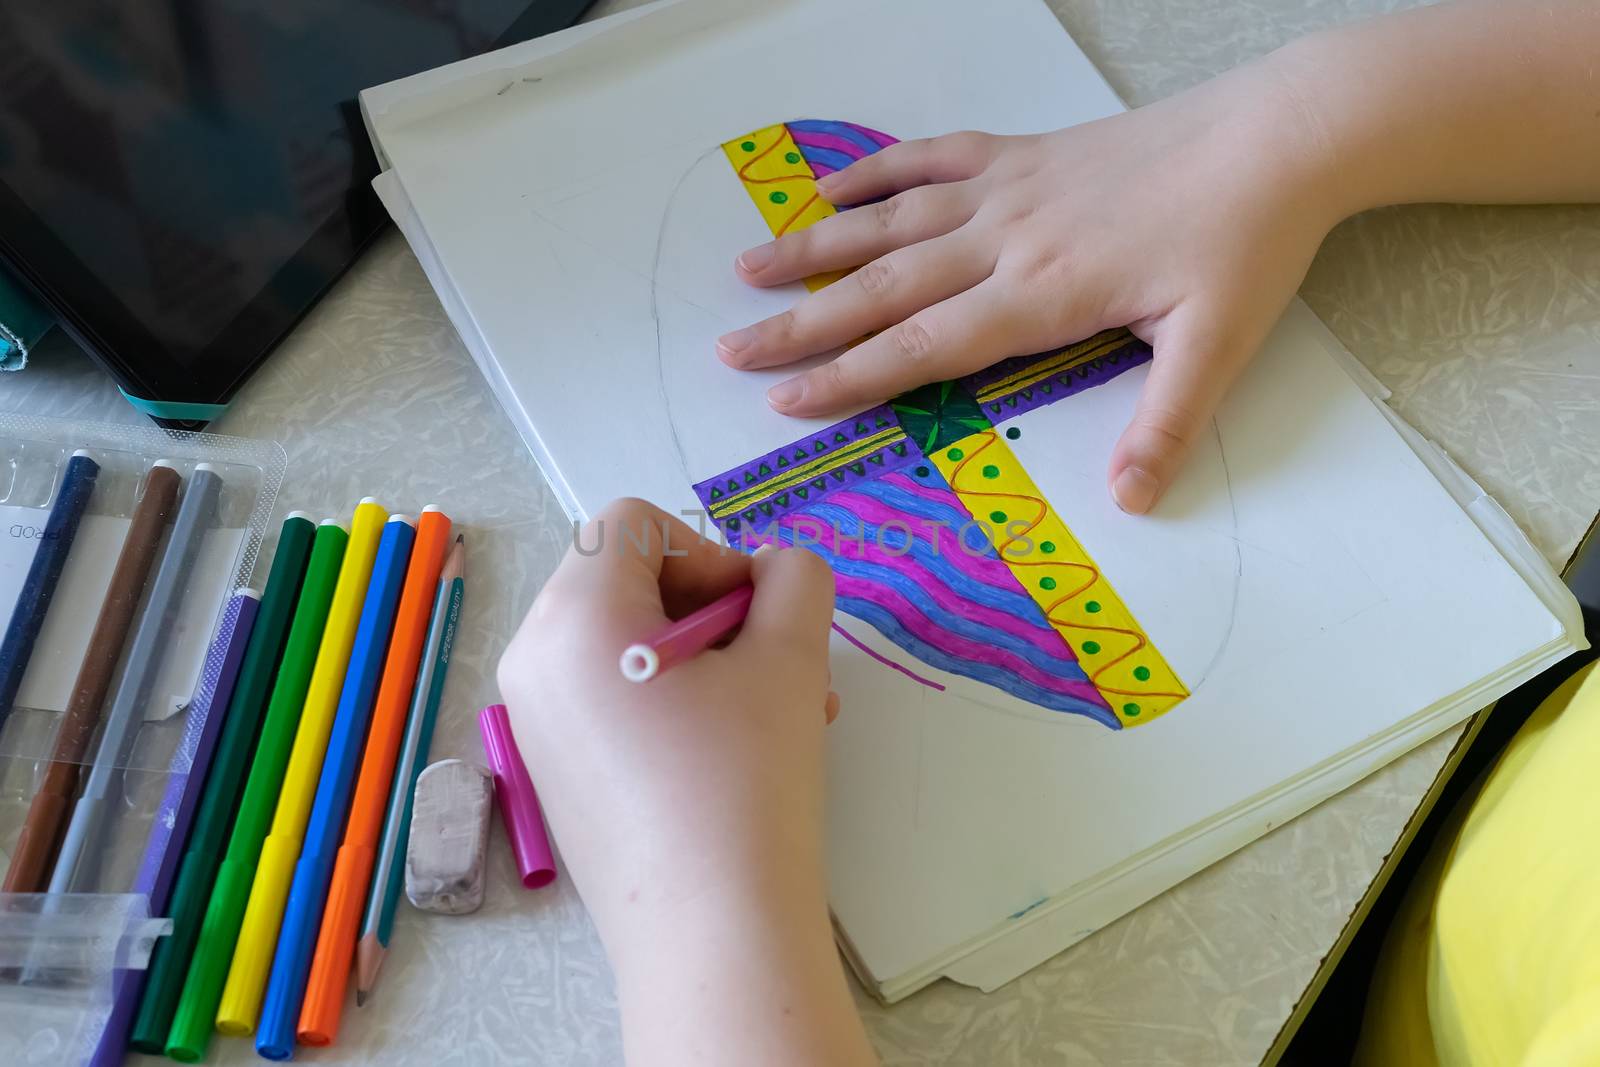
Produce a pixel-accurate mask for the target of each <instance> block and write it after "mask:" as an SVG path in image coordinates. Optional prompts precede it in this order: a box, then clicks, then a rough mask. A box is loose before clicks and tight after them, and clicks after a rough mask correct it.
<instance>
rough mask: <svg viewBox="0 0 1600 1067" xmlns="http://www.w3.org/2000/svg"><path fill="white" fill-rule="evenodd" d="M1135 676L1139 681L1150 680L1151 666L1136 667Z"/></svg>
mask: <svg viewBox="0 0 1600 1067" xmlns="http://www.w3.org/2000/svg"><path fill="white" fill-rule="evenodd" d="M1133 676H1134V677H1135V678H1137V679H1139V681H1141V682H1148V681H1149V680H1150V668H1149V667H1135V668H1134V669H1133Z"/></svg>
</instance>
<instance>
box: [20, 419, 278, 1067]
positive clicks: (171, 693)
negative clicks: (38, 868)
mask: <svg viewBox="0 0 1600 1067" xmlns="http://www.w3.org/2000/svg"><path fill="white" fill-rule="evenodd" d="M284 464H285V457H284V453H283V450H282V448H280V447H279V446H278V445H277V444H276V443H273V442H267V441H254V440H246V439H241V438H230V437H222V436H218V435H213V434H197V433H186V432H172V431H163V430H159V429H156V428H154V427H148V428H146V427H138V426H119V425H106V424H94V423H83V422H75V421H70V420H58V419H43V418H34V417H30V416H21V415H0V639H3V642H4V643H3V644H0V866H3V867H4V868H5V869H6V871H7V873H8V886H9V887H10V888H14V889H15V888H29V887H27V886H19V885H17V884H13V882H12V881H11V880H10V878H9V875H10V872H11V870H12V868H13V867H16V866H17V865H19V864H26V862H27V860H26V859H25V858H24V857H25V856H26V855H27V854H28V853H29V851H30V849H31V850H32V851H33V852H34V853H35V854H38V853H40V849H39V847H38V844H37V841H35V842H33V843H31V844H30V842H29V841H28V837H29V832H28V828H29V826H30V820H35V819H36V818H37V809H38V807H39V805H40V803H41V802H40V800H39V797H40V796H41V795H52V796H53V795H54V793H52V790H54V791H55V793H60V794H62V797H63V799H62V800H61V802H60V803H61V805H62V808H63V811H62V812H61V814H60V815H59V817H58V818H57V819H56V821H55V826H54V829H53V830H52V831H51V835H52V839H53V841H54V846H53V849H54V852H55V855H56V858H55V859H54V860H53V861H52V862H51V864H50V870H49V871H48V872H47V875H48V878H49V882H48V884H46V883H45V882H42V881H40V883H39V884H36V885H34V886H32V887H31V888H32V889H34V890H37V891H43V890H44V889H46V888H47V887H48V888H51V889H53V890H55V891H54V892H51V893H50V894H48V896H38V897H36V898H35V897H33V896H32V895H31V894H26V895H25V894H18V893H12V894H6V893H0V951H5V950H7V946H10V947H13V948H14V947H16V946H17V945H20V944H24V943H27V942H29V941H30V940H32V941H35V942H37V943H36V944H35V945H34V947H33V949H32V950H31V956H30V959H29V961H28V962H26V963H25V964H24V965H22V966H20V967H10V966H8V965H7V963H6V960H5V959H0V1014H4V1015H5V1016H6V1017H8V1018H10V1019H11V1022H10V1023H7V1024H6V1025H4V1026H0V1032H4V1033H5V1034H6V1035H7V1036H8V1037H9V1036H12V1035H15V1036H17V1037H20V1038H21V1039H22V1041H23V1044H22V1046H21V1047H22V1049H23V1050H24V1055H23V1058H22V1060H21V1061H20V1062H35V1061H34V1060H30V1059H29V1058H28V1057H29V1056H31V1055H32V1054H33V1053H32V1052H30V1051H27V1050H36V1051H38V1052H39V1054H40V1055H42V1056H43V1057H44V1058H43V1059H38V1060H37V1062H48V1063H75V1062H84V1061H86V1060H88V1059H89V1057H90V1055H91V1053H92V1052H93V1048H94V1043H95V1041H96V1040H97V1039H98V1037H99V1033H100V1030H101V1028H102V1027H103V1024H104V1021H105V1018H106V1015H107V1013H108V1011H109V1009H110V1006H111V1003H112V1001H113V1000H114V999H115V992H116V988H117V986H118V985H119V983H121V982H122V981H124V980H125V978H126V975H127V974H128V973H129V970H130V969H133V970H137V969H140V968H142V967H143V966H144V961H143V958H142V957H141V955H140V954H139V953H138V952H133V953H127V952H122V953H120V954H118V953H115V952H113V953H111V954H109V955H107V954H106V953H99V954H95V953H88V954H86V955H85V954H83V951H81V949H82V945H81V944H80V945H79V948H78V949H73V948H72V947H71V946H70V945H68V946H65V947H62V946H53V945H52V944H51V943H50V942H49V940H48V939H49V938H51V937H53V936H55V933H59V932H60V931H62V930H64V929H68V928H69V926H70V923H69V924H68V926H63V925H62V924H63V923H64V922H66V921H67V919H68V917H70V916H72V915H74V914H78V912H77V911H75V910H74V909H80V908H87V909H89V912H85V913H84V914H89V913H90V912H93V908H94V907H95V906H96V905H94V903H93V902H94V901H102V903H101V904H100V905H98V907H100V908H101V909H102V911H101V912H95V913H94V914H101V915H105V914H112V913H115V914H118V915H123V916H127V915H132V914H134V913H135V912H136V911H137V907H136V906H135V905H134V904H132V903H129V902H128V901H123V902H122V903H114V901H118V900H122V898H124V897H127V898H136V899H137V900H140V901H145V902H146V904H145V905H143V906H144V907H145V908H146V909H147V910H146V911H145V913H144V914H145V916H146V917H148V914H149V910H148V902H149V901H150V900H151V899H152V898H157V899H159V898H162V897H164V895H165V892H166V890H167V889H168V888H169V886H170V879H171V870H170V866H171V865H170V864H169V863H167V862H166V859H167V853H168V851H169V850H172V851H173V855H176V851H177V850H178V847H179V846H178V845H177V844H173V843H172V840H171V839H172V836H173V823H174V821H175V812H176V809H177V805H178V801H179V799H180V798H181V795H182V794H183V792H184V790H185V788H186V785H187V782H188V779H189V777H190V772H191V770H192V769H193V762H194V759H195V753H196V751H197V750H198V749H200V748H202V746H203V742H204V738H205V737H206V736H207V731H206V723H207V721H208V716H209V713H210V712H211V710H212V705H213V701H212V699H211V697H212V695H213V694H214V691H215V688H216V685H217V680H218V675H219V673H220V672H221V670H222V661H223V650H224V648H225V646H226V645H227V638H228V636H229V635H230V630H231V628H232V627H233V625H234V624H235V623H236V622H237V621H238V618H239V614H240V605H241V603H242V602H243V601H242V598H241V597H240V596H239V595H238V594H239V591H240V590H242V589H244V588H246V587H248V585H249V579H250V576H251V574H252V572H253V570H254V569H255V563H256V559H257V557H258V555H259V554H260V552H261V549H262V545H263V541H264V540H265V538H266V537H267V536H268V532H269V531H268V526H267V523H268V520H269V519H270V518H271V515H272V510H273V508H274V506H275V504H276V499H277V494H278V489H279V486H280V484H281V482H282V479H283V471H284ZM159 468H165V469H164V470H160V469H159ZM141 502H143V503H141ZM252 617H253V616H252ZM216 703H217V704H218V705H222V704H224V701H220V700H219V701H216ZM220 714H221V710H220V707H219V709H218V715H220ZM212 734H213V735H214V729H213V731H212ZM80 811H81V812H83V813H84V814H78V813H79V812H80ZM30 812H32V813H33V814H30ZM91 814H92V816H93V817H92V818H90V817H89V815H91ZM74 816H76V818H75V819H74ZM32 836H33V837H35V838H38V837H39V836H40V835H39V834H37V833H34V834H33V835H32ZM69 857H70V859H69ZM34 862H35V864H36V865H37V862H38V861H37V859H35V861H34ZM35 881H39V879H35ZM30 899H37V900H39V901H41V902H42V903H40V904H39V905H38V906H37V907H34V906H32V905H29V904H28V901H29V900H30ZM105 902H113V903H105ZM30 908H31V910H30ZM119 908H120V909H122V910H120V911H118V910H117V909H119ZM105 909H110V910H109V911H106V910H105ZM107 921H110V920H107ZM52 931H54V932H55V933H52ZM96 944H99V942H96ZM57 948H61V951H64V952H69V953H70V952H71V951H80V956H79V958H78V961H77V963H76V964H75V965H72V966H65V967H58V966H53V965H51V964H50V960H51V959H53V958H54V957H55V956H56V955H59V954H60V953H59V952H57V951H56V949H57ZM144 955H145V956H147V955H148V953H147V952H146V953H145V954H144ZM43 1004H49V1005H51V1006H52V1007H51V1010H48V1011H46V1010H42V1009H41V1010H30V1006H32V1007H33V1008H38V1007H39V1005H43ZM69 1018H70V1019H71V1020H72V1021H71V1022H70V1023H69V1022H67V1021H66V1020H67V1019H69ZM19 1027H20V1029H18V1028H19ZM47 1050H48V1051H47Z"/></svg>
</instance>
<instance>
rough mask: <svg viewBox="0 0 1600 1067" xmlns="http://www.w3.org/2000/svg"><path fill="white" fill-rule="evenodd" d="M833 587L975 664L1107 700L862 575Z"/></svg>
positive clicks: (1074, 694) (1042, 685)
mask: <svg viewBox="0 0 1600 1067" xmlns="http://www.w3.org/2000/svg"><path fill="white" fill-rule="evenodd" d="M834 588H835V589H836V590H837V591H838V593H839V595H840V596H841V597H855V598H856V599H858V600H865V601H867V602H868V603H872V604H877V605H878V606H879V607H881V608H884V609H886V610H888V611H889V612H892V613H893V615H894V617H895V618H896V619H898V620H899V622H900V625H902V626H904V627H905V628H906V630H907V631H909V632H910V633H911V634H913V635H915V636H916V637H917V638H918V639H920V640H922V641H925V642H927V643H928V644H930V645H932V646H933V647H934V648H937V649H940V650H942V651H943V652H945V653H947V654H949V655H952V656H957V657H959V658H961V659H965V660H970V661H972V662H974V663H988V664H992V665H994V666H996V667H1001V668H1004V669H1005V670H1008V671H1010V672H1012V673H1013V674H1015V675H1017V676H1018V677H1019V678H1024V679H1026V680H1027V681H1029V682H1032V683H1033V684H1034V685H1036V686H1038V687H1039V688H1041V689H1044V690H1047V691H1049V692H1052V693H1063V694H1065V695H1067V696H1070V697H1075V698H1076V699H1078V700H1084V701H1087V702H1089V703H1091V704H1095V705H1103V704H1104V699H1103V698H1102V697H1101V696H1100V694H1099V691H1098V690H1096V689H1095V687H1094V686H1093V685H1092V684H1090V683H1089V682H1080V681H1077V680H1076V679H1067V678H1057V677H1056V676H1054V675H1052V674H1050V673H1049V672H1047V671H1042V670H1040V669H1039V668H1038V667H1035V666H1034V665H1033V664H1031V663H1028V662H1027V661H1025V660H1023V659H1022V658H1021V657H1019V656H1016V655H1014V654H1012V653H1010V652H1008V651H1006V650H1005V649H1002V648H996V647H995V646H993V645H985V644H983V643H981V642H978V641H973V640H970V639H969V638H965V637H962V636H960V635H959V634H954V633H951V632H950V631H949V630H945V629H941V628H940V627H938V626H935V625H934V624H933V623H932V622H930V621H929V620H928V618H927V617H926V616H924V615H923V614H922V613H921V612H920V611H918V610H917V609H916V607H915V606H914V605H912V604H910V603H908V602H907V601H906V599H905V598H904V597H903V596H901V595H900V594H899V593H897V592H895V591H894V590H893V589H890V588H888V587H887V586H883V585H879V584H878V583H877V582H870V581H866V580H864V579H861V578H847V577H845V576H844V575H842V574H838V575H835V576H834Z"/></svg>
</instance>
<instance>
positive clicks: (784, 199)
mask: <svg viewBox="0 0 1600 1067" xmlns="http://www.w3.org/2000/svg"><path fill="white" fill-rule="evenodd" d="M767 199H768V200H771V201H772V202H773V203H774V204H787V203H788V202H789V194H788V193H786V192H784V191H783V190H782V189H778V190H775V191H773V192H771V193H768V194H767Z"/></svg>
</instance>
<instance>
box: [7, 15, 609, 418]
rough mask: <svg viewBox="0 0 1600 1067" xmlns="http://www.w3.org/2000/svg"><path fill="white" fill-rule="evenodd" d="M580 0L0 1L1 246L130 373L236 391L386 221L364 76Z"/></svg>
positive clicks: (429, 59)
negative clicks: (374, 184)
mask: <svg viewBox="0 0 1600 1067" xmlns="http://www.w3.org/2000/svg"><path fill="white" fill-rule="evenodd" d="M583 6H584V5H583V4H582V3H577V2H570V0H563V2H557V3H549V4H544V5H538V4H535V5H531V6H530V5H529V3H528V2H527V0H337V2H331V3H330V2H328V0H316V2H290V0H188V2H185V0H165V2H150V0H141V2H137V3H129V2H127V0H96V2H89V3H48V4H8V5H5V8H6V11H5V14H4V15H0V40H3V41H4V46H3V54H0V185H3V188H0V246H3V248H4V251H5V253H6V257H7V259H8V260H9V261H11V262H12V264H13V266H14V267H16V268H17V269H18V271H19V272H20V273H21V274H23V276H24V277H25V278H26V279H27V280H28V281H30V282H31V283H33V284H34V285H35V287H36V288H38V289H39V290H40V291H41V292H42V293H43V294H44V295H45V296H46V297H47V298H48V299H49V300H50V301H51V302H52V303H54V304H56V305H57V307H58V309H59V310H61V311H62V312H63V315H64V317H65V319H66V320H67V324H68V325H69V327H73V328H75V329H74V332H76V333H78V334H79V335H80V338H81V339H83V340H84V341H85V342H86V343H87V344H88V345H89V347H90V348H91V350H92V351H93V352H94V353H95V354H96V355H97V356H99V357H100V358H101V359H102V360H103V361H105V362H106V363H107V364H108V365H109V366H111V368H112V369H113V371H114V372H117V373H118V377H120V378H122V379H123V381H124V385H125V387H128V386H132V388H130V392H132V391H134V390H135V389H142V390H145V391H146V393H147V394H149V395H154V394H162V395H161V396H159V397H156V398H160V399H174V400H215V399H221V398H222V396H223V395H224V394H226V393H227V392H229V391H231V389H232V387H233V386H234V385H235V384H236V383H237V381H238V380H239V379H241V378H242V377H243V375H244V374H245V373H247V372H248V370H249V369H250V367H252V366H253V365H254V364H255V362H257V361H258V360H259V359H260V357H261V356H262V355H264V354H265V352H266V350H267V349H268V348H270V346H271V345H272V344H274V343H275V342H276V341H277V339H278V338H279V337H281V336H282V334H283V333H284V332H286V331H287V329H288V328H289V327H290V326H291V325H293V323H294V322H295V321H296V320H297V319H298V318H299V317H300V316H301V315H302V314H303V313H304V312H305V310H306V309H307V308H308V307H309V306H310V304H311V303H312V302H313V301H314V300H315V299H316V298H317V296H318V295H320V294H321V293H322V292H323V290H325V289H326V288H327V286H328V285H329V284H331V282H332V281H333V280H334V279H335V278H336V277H337V276H338V275H339V273H340V272H341V271H342V270H343V269H344V267H345V266H346V265H347V264H348V263H349V262H350V260H351V258H352V257H353V255H354V253H355V252H356V251H357V250H358V249H359V248H360V247H361V245H362V244H364V243H365V241H366V240H367V239H369V238H370V237H371V235H372V233H373V232H374V231H375V230H376V229H377V227H378V226H379V225H380V224H381V221H382V217H383V216H382V213H381V208H379V206H378V205H377V203H376V201H375V199H374V198H373V196H372V194H371V191H370V188H369V184H368V183H369V182H370V180H371V177H372V175H373V173H374V172H375V166H374V163H373V161H372V157H371V154H370V148H369V146H368V144H367V139H366V136H365V133H364V131H363V130H362V127H361V124H360V118H359V112H358V110H357V107H356V104H355V98H356V94H357V93H358V92H359V91H360V90H361V89H363V88H365V87H367V86H370V85H375V84H378V83H381V82H385V81H389V80H392V79H394V78H397V77H401V76H403V75H406V74H411V73H415V72H417V71H421V70H426V69H428V68H430V67H435V66H438V65H440V64H443V63H448V62H450V61H452V60H455V59H458V58H461V57H463V56H467V55H472V54H476V53H478V52H482V51H485V50H488V49H490V48H493V47H495V46H496V45H497V44H498V43H501V42H503V41H506V40H511V39H518V38H520V37H526V36H530V35H532V34H534V33H537V32H543V31H545V30H549V29H554V28H556V27H557V26H559V25H565V24H566V23H568V22H570V21H571V20H572V19H574V18H575V17H576V16H577V14H578V12H579V11H580V10H581V9H582V7H583Z"/></svg>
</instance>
